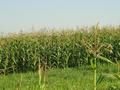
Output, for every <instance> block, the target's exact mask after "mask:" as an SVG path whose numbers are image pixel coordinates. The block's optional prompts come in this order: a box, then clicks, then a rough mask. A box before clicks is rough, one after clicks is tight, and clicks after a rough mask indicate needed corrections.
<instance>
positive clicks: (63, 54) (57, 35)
mask: <svg viewBox="0 0 120 90" xmlns="http://www.w3.org/2000/svg"><path fill="white" fill-rule="evenodd" d="M94 30H95V28H94V27H91V28H83V29H78V30H76V31H74V30H73V31H72V30H65V31H56V32H33V33H27V34H25V33H21V34H12V35H7V36H1V37H0V71H1V72H0V73H11V72H12V73H13V72H26V71H36V70H37V67H38V64H39V61H40V62H41V63H42V64H46V65H47V67H50V68H52V67H55V68H67V67H80V66H82V65H89V64H90V59H91V58H92V55H89V54H88V52H87V51H86V50H85V45H84V42H88V41H89V42H91V43H92V42H93V39H94V38H93V35H94V33H93V32H94ZM83 38H84V39H83ZM83 40H84V41H83ZM99 42H100V43H102V44H103V45H104V44H107V43H109V44H110V45H111V46H112V52H107V51H106V50H105V49H102V51H101V52H102V54H103V56H104V57H106V58H108V59H110V60H111V61H113V62H115V61H116V60H120V27H119V26H118V27H101V28H99ZM108 46H109V45H108ZM106 48H109V47H106ZM103 62H104V61H100V63H103Z"/></svg>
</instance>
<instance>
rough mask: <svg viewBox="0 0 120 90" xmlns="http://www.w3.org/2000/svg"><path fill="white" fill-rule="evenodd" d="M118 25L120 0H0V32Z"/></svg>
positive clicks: (119, 21)
mask: <svg viewBox="0 0 120 90" xmlns="http://www.w3.org/2000/svg"><path fill="white" fill-rule="evenodd" d="M97 22H99V23H100V24H102V25H106V24H107V25H110V24H115V25H118V24H120V0H0V32H17V31H19V30H20V29H24V30H25V31H27V30H30V28H31V27H32V26H34V27H35V28H36V29H37V28H39V27H43V26H49V27H75V26H81V25H93V24H96V23H97Z"/></svg>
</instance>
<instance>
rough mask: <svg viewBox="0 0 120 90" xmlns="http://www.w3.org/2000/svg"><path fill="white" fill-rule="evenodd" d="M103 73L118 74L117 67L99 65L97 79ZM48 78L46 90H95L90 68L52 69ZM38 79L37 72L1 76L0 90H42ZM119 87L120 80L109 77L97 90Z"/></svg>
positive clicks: (119, 89)
mask: <svg viewBox="0 0 120 90" xmlns="http://www.w3.org/2000/svg"><path fill="white" fill-rule="evenodd" d="M101 73H117V67H114V66H112V65H109V64H104V65H99V70H97V79H98V78H99V75H100V74H101ZM21 76H22V79H21ZM46 76H47V77H46V82H45V90H93V78H92V76H93V70H92V69H91V67H90V66H86V67H85V66H84V67H83V66H82V67H80V68H65V69H50V70H49V71H48V72H47V74H46ZM38 78H39V77H38V74H37V72H34V73H33V72H27V73H16V74H9V75H6V76H4V75H1V76H0V90H40V87H39V84H38V83H39V80H38ZM119 85H120V81H119V80H117V79H114V78H111V77H108V78H104V79H103V81H102V83H100V84H98V85H97V90H120V86H119ZM110 88H111V89H110ZM115 88H116V89H115Z"/></svg>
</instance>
